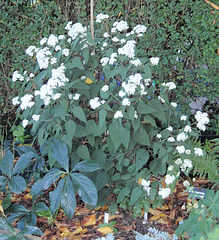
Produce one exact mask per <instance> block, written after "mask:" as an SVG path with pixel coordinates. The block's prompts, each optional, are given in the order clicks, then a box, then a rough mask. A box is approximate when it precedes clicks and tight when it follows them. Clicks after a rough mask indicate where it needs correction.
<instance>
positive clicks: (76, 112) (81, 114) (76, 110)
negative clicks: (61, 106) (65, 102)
mask: <svg viewBox="0 0 219 240" xmlns="http://www.w3.org/2000/svg"><path fill="white" fill-rule="evenodd" d="M72 113H73V114H74V116H75V117H76V118H78V119H80V120H81V121H82V122H84V123H86V122H87V119H86V117H85V114H84V111H83V108H81V107H80V106H74V108H73V110H72Z"/></svg>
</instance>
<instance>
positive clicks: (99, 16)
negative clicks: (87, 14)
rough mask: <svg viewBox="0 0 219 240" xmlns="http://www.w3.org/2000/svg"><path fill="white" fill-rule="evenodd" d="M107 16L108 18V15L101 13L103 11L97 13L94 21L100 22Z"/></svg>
mask: <svg viewBox="0 0 219 240" xmlns="http://www.w3.org/2000/svg"><path fill="white" fill-rule="evenodd" d="M107 18H109V15H107V14H103V13H99V14H98V15H97V16H96V22H97V23H101V22H102V21H103V20H104V19H107Z"/></svg>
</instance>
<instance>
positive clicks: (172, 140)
mask: <svg viewBox="0 0 219 240" xmlns="http://www.w3.org/2000/svg"><path fill="white" fill-rule="evenodd" d="M167 141H168V142H175V139H174V137H169V138H168V139H167Z"/></svg>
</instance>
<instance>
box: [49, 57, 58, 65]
mask: <svg viewBox="0 0 219 240" xmlns="http://www.w3.org/2000/svg"><path fill="white" fill-rule="evenodd" d="M50 63H51V64H52V65H53V64H55V63H57V58H55V57H53V58H51V59H50Z"/></svg>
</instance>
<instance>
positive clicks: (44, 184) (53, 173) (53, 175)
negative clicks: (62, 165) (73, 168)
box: [31, 168, 65, 195]
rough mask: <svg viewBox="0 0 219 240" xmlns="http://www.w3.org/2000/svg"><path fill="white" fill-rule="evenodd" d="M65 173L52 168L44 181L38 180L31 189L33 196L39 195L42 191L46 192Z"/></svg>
mask: <svg viewBox="0 0 219 240" xmlns="http://www.w3.org/2000/svg"><path fill="white" fill-rule="evenodd" d="M63 173H65V172H63V171H61V170H59V169H57V168H52V169H51V170H50V171H49V172H48V173H47V174H46V175H45V176H44V177H43V178H42V179H39V180H37V181H36V182H35V183H34V185H33V186H32V188H31V194H32V195H37V194H38V193H39V192H40V191H41V190H46V189H48V188H49V187H50V185H51V184H52V183H53V182H55V181H57V180H58V178H59V177H60V176H61V175H62V174H63Z"/></svg>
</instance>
